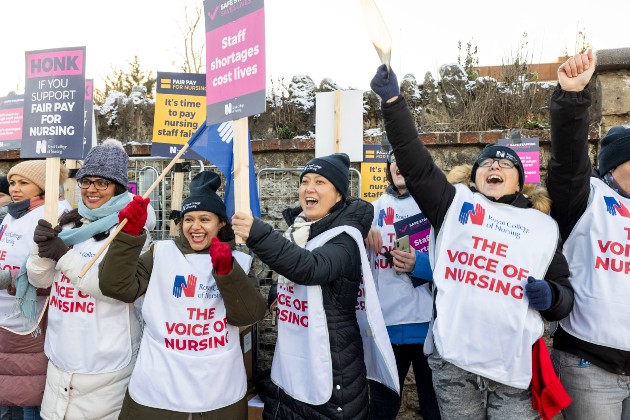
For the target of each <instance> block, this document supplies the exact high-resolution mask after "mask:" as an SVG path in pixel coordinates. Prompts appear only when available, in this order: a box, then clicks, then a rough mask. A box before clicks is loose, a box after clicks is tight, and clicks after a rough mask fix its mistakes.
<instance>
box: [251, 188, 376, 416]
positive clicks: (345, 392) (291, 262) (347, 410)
mask: <svg viewBox="0 0 630 420" xmlns="http://www.w3.org/2000/svg"><path fill="white" fill-rule="evenodd" d="M300 211H301V209H300V208H296V209H293V210H290V211H285V212H284V213H283V214H284V216H285V218H286V219H287V223H288V224H289V225H292V224H293V221H294V219H295V217H296V216H297V215H298V214H299V213H300ZM373 215H374V208H373V207H372V205H371V204H370V203H368V202H365V201H363V200H359V199H356V198H348V200H347V201H346V202H345V203H344V204H343V205H341V208H339V209H337V210H334V211H333V212H332V213H330V214H329V215H328V216H326V217H324V218H323V219H321V220H319V221H317V222H315V223H313V224H312V225H311V231H310V236H309V240H310V239H312V238H314V237H316V236H318V235H319V234H321V233H323V232H325V231H327V230H330V229H332V228H334V227H337V226H344V225H348V226H352V227H355V228H357V229H359V231H360V232H361V234H362V235H363V237H364V238H365V236H366V235H367V233H368V231H369V229H370V226H371V224H372V217H373ZM246 244H247V247H248V248H250V249H251V250H252V251H253V252H254V253H255V254H256V255H257V256H258V258H260V259H261V261H263V262H264V263H265V264H267V265H268V266H269V267H270V268H271V269H272V270H274V271H276V272H277V273H278V274H281V275H283V276H284V277H286V278H287V279H289V280H291V281H293V282H294V283H297V284H301V285H306V286H321V288H322V295H323V303H324V310H325V312H326V322H327V324H328V332H329V337H330V352H331V354H332V369H333V393H332V396H331V398H330V400H329V401H328V402H327V403H326V404H322V405H317V406H316V405H310V404H306V403H303V402H301V401H298V400H295V399H294V398H292V397H290V396H289V395H287V394H286V393H285V392H284V391H283V390H282V389H280V388H279V387H278V386H276V385H274V384H273V383H271V381H266V382H265V383H266V384H267V387H266V389H262V390H260V394H261V397H262V398H263V400H264V401H265V409H264V418H266V419H366V418H368V389H367V378H366V368H365V363H364V361H363V343H362V339H361V334H360V332H359V325H358V323H357V317H356V311H355V306H356V303H357V294H358V292H359V285H360V282H361V258H360V254H359V248H358V246H357V244H356V242H355V241H354V240H353V239H352V238H351V237H350V236H349V235H347V234H345V233H344V234H341V235H339V236H337V237H335V238H333V239H331V240H330V241H328V242H327V243H326V244H324V245H322V246H320V247H318V248H316V249H314V250H312V251H308V250H306V249H303V248H300V247H299V246H298V245H296V244H294V243H292V242H290V241H288V240H287V239H285V238H284V237H283V236H282V235H281V234H280V233H278V232H276V231H274V229H273V228H272V227H271V226H270V225H268V224H267V223H264V222H262V221H261V220H259V219H255V220H254V224H253V225H252V228H251V230H250V234H249V238H248V239H247V243H246Z"/></svg>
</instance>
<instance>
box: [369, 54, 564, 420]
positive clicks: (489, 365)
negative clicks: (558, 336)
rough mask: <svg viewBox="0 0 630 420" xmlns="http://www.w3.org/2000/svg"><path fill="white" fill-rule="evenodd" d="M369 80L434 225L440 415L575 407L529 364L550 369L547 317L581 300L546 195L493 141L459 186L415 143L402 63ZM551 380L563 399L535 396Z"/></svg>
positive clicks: (427, 348)
mask: <svg viewBox="0 0 630 420" xmlns="http://www.w3.org/2000/svg"><path fill="white" fill-rule="evenodd" d="M371 86H372V89H373V90H374V92H376V93H377V94H378V95H379V96H380V97H381V99H382V101H383V102H382V113H383V117H384V120H385V128H386V130H387V137H388V139H389V141H390V142H391V144H392V146H393V149H394V155H395V156H396V162H397V163H398V168H399V169H400V172H401V173H402V174H403V176H404V177H405V181H406V185H407V188H408V189H409V192H410V193H411V195H412V197H413V198H414V199H415V200H416V202H417V203H418V206H419V207H420V209H421V210H422V212H423V213H424V215H425V216H426V217H427V218H428V219H429V221H430V222H431V226H432V227H433V230H432V233H431V244H430V249H429V253H430V260H431V267H432V268H433V281H434V284H435V286H436V292H434V299H435V307H436V311H435V316H434V319H433V321H432V328H431V329H430V330H431V331H430V333H431V334H432V337H431V338H432V339H431V338H430V337H427V340H426V341H425V345H424V352H425V353H426V354H430V356H429V366H430V367H431V370H432V372H433V386H434V388H435V392H436V394H437V398H438V404H439V406H440V412H441V416H442V418H443V419H461V418H470V419H472V418H475V419H483V418H501V419H516V418H518V419H533V418H537V417H538V415H539V413H545V415H548V414H549V413H550V412H553V411H554V410H555V413H557V412H558V411H559V410H560V409H561V408H564V407H566V406H567V405H568V402H569V399H568V396H567V395H566V392H564V389H562V388H561V386H558V385H559V382H558V381H555V382H553V383H548V382H547V381H545V383H543V384H541V383H539V381H538V378H539V375H540V371H539V370H538V369H534V368H533V367H532V364H534V366H539V364H540V363H542V364H543V365H545V366H551V364H550V358H549V354H548V353H547V349H546V346H545V343H544V341H542V340H541V337H542V335H543V332H544V323H543V317H544V318H545V319H547V320H549V321H556V320H560V319H562V318H564V317H565V316H566V315H567V314H568V313H569V312H570V311H571V308H572V305H573V289H572V288H571V285H570V283H569V281H568V276H569V269H568V265H567V261H566V259H565V258H564V256H563V255H562V252H561V246H560V243H561V242H560V237H559V233H558V226H557V224H556V223H555V221H554V220H553V219H552V218H551V217H550V216H549V215H548V213H549V208H550V206H549V199H548V197H544V198H541V195H542V193H541V191H537V192H536V193H535V194H533V196H531V197H530V196H528V195H526V194H524V192H523V187H524V170H523V164H522V162H521V160H520V159H519V157H518V155H517V154H516V152H515V151H514V150H512V149H511V148H509V147H506V146H499V145H496V144H492V145H489V146H487V147H486V148H485V149H483V150H482V151H481V153H480V154H479V156H478V157H477V159H476V160H475V162H474V163H473V165H472V169H471V170H469V171H468V172H462V171H461V170H458V171H456V172H457V173H458V174H459V179H458V180H455V181H458V182H457V183H455V185H452V184H451V183H449V180H448V179H447V177H446V176H445V175H444V173H443V172H442V171H441V170H440V168H438V166H437V165H436V164H435V162H434V161H433V159H432V158H431V155H430V153H429V151H428V150H427V148H426V147H425V146H424V144H423V143H422V142H421V141H419V139H418V131H417V129H416V127H415V124H414V121H413V117H412V115H411V112H410V110H409V108H408V106H407V103H406V101H405V99H404V98H403V97H402V96H401V95H400V88H399V86H398V81H397V79H396V75H395V74H394V72H393V71H391V70H390V69H388V68H387V67H386V66H384V65H383V66H380V67H379V68H378V69H377V72H376V75H375V76H374V78H373V79H372V82H371ZM468 174H470V175H468ZM551 370H552V372H551V373H552V374H553V369H551ZM545 378H546V379H547V378H548V377H547V376H546V377H545ZM530 385H531V386H530ZM544 386H553V387H554V388H553V390H554V391H555V392H557V394H556V395H554V396H555V397H556V400H553V399H552V398H546V399H544V402H543V401H542V400H540V399H539V397H540V395H539V394H541V393H542V391H543V389H541V388H542V387H544ZM530 388H531V389H530ZM546 391H547V392H549V389H546ZM551 401H552V402H554V404H555V406H553V407H549V402H551ZM554 404H552V405H554ZM532 406H534V408H535V409H533V408H532ZM537 411H538V412H537Z"/></svg>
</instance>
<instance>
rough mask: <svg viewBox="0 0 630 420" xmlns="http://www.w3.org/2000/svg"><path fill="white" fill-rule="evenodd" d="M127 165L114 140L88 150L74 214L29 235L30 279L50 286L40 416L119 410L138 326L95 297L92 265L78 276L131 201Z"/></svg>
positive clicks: (127, 313)
mask: <svg viewBox="0 0 630 420" xmlns="http://www.w3.org/2000/svg"><path fill="white" fill-rule="evenodd" d="M128 160H129V158H128V156H127V153H126V152H125V150H124V149H123V148H122V146H121V145H120V143H119V142H110V141H106V142H105V143H104V144H103V145H100V146H95V147H93V148H92V149H91V150H90V151H89V153H88V155H87V156H86V158H85V160H84V164H83V166H82V167H81V169H79V171H78V172H77V180H78V181H77V182H78V184H79V187H80V188H81V200H80V202H79V207H78V209H76V210H73V211H71V212H69V213H67V214H66V215H65V216H64V217H62V218H61V219H60V221H59V227H56V228H54V229H53V227H52V226H51V225H50V223H48V222H46V221H44V220H40V221H39V223H38V226H37V228H36V229H35V234H34V237H33V239H34V240H35V242H36V244H37V249H36V250H34V253H31V256H30V257H29V259H28V262H27V270H28V275H29V281H30V282H31V284H32V285H33V286H36V287H50V286H52V289H51V292H50V303H49V311H48V331H47V335H46V342H45V345H44V350H45V352H46V355H47V356H48V359H49V363H48V371H47V377H46V388H45V390H44V399H43V402H42V409H41V414H42V417H44V418H55V419H56V418H59V419H61V418H68V419H78V418H85V419H88V418H89V419H97V418H98V419H115V418H117V417H118V413H119V411H120V408H121V405H122V401H123V397H124V395H125V389H126V388H127V384H128V383H129V378H130V376H131V372H132V370H133V366H134V363H135V359H136V355H137V352H138V347H139V345H140V336H141V329H140V323H139V321H138V317H137V315H136V311H135V309H134V307H133V304H132V303H124V302H121V301H119V300H115V299H111V298H108V297H106V296H104V295H103V294H102V293H101V290H100V288H99V279H98V264H95V265H94V266H92V268H91V269H90V270H89V271H88V272H87V273H86V274H85V275H84V276H83V277H79V273H81V271H82V270H83V267H84V266H85V264H86V263H87V262H88V261H90V260H91V259H92V257H94V255H95V254H96V253H97V252H98V251H99V249H100V248H101V246H102V244H103V240H105V239H106V238H107V237H108V236H109V234H110V232H112V231H113V230H114V229H115V228H116V226H117V225H118V213H119V212H120V211H121V210H122V209H123V208H124V207H125V206H126V205H127V204H128V203H129V202H130V197H129V194H127V182H128V181H127V163H128ZM130 226H131V227H136V226H137V225H135V224H130ZM126 228H127V227H125V228H123V231H125V229H126ZM134 233H135V234H137V233H139V232H134ZM70 246H72V249H69V247H70ZM101 258H102V257H101Z"/></svg>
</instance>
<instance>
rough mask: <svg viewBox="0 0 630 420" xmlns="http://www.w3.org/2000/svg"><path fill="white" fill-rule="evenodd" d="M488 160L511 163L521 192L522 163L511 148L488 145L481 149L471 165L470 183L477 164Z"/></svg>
mask: <svg viewBox="0 0 630 420" xmlns="http://www.w3.org/2000/svg"><path fill="white" fill-rule="evenodd" d="M488 158H493V159H507V160H509V161H510V162H512V163H513V164H514V166H515V167H516V170H517V171H518V186H519V188H520V189H521V190H522V189H523V184H524V183H525V170H524V169H523V162H521V158H519V157H518V154H517V153H516V152H515V151H514V149H512V148H511V147H507V146H501V145H498V144H489V145H487V146H486V147H484V148H483V150H482V151H481V153H479V156H477V160H476V161H475V163H474V164H473V167H472V172H471V173H470V180H471V181H472V182H475V176H476V174H477V169H478V168H479V164H480V163H481V162H483V161H484V160H486V159H488Z"/></svg>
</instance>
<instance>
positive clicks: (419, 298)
mask: <svg viewBox="0 0 630 420" xmlns="http://www.w3.org/2000/svg"><path fill="white" fill-rule="evenodd" d="M372 204H374V221H373V223H372V224H373V225H374V226H377V223H378V221H379V214H380V211H381V210H384V211H386V212H387V211H388V210H389V209H391V212H393V221H398V220H403V219H406V218H408V217H411V216H413V215H416V214H418V213H420V209H419V208H418V205H417V204H416V202H415V200H414V199H413V198H412V197H411V196H409V197H406V198H402V199H400V198H396V197H393V196H391V195H390V194H387V193H385V194H383V195H382V196H381V198H379V199H378V200H376V202H374V203H372ZM379 229H380V232H381V237H382V239H383V247H382V249H381V252H379V253H378V254H377V255H372V258H371V261H372V276H373V277H374V283H375V284H376V290H377V292H378V300H379V302H380V304H381V309H382V310H383V318H384V319H385V324H386V325H399V324H414V323H421V322H429V321H430V320H431V312H432V310H433V297H432V296H431V291H430V290H429V283H426V284H424V285H422V286H418V287H413V284H412V283H411V280H410V279H409V276H408V275H407V274H396V270H394V267H393V264H391V263H389V262H388V261H387V259H386V258H385V256H384V255H383V253H384V252H385V251H391V250H392V249H394V241H395V240H396V230H395V229H394V224H393V222H392V223H389V224H388V223H387V222H385V221H384V222H383V226H379Z"/></svg>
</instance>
